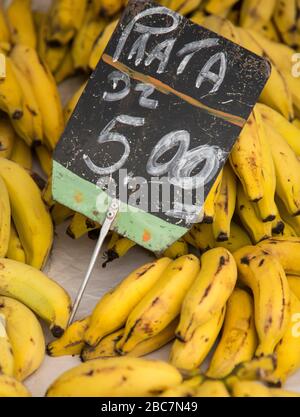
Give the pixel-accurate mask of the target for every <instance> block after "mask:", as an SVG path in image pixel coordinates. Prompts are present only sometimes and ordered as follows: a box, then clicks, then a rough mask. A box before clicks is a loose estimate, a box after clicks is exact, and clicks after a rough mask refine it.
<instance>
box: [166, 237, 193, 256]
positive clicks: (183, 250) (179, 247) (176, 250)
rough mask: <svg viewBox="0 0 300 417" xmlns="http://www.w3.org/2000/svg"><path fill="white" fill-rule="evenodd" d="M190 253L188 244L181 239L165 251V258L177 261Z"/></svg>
mask: <svg viewBox="0 0 300 417" xmlns="http://www.w3.org/2000/svg"><path fill="white" fill-rule="evenodd" d="M188 253H189V248H188V244H187V243H186V241H185V240H184V239H183V238H181V239H178V240H176V242H174V243H172V245H171V246H169V247H168V248H167V249H166V250H165V251H164V254H163V256H167V257H168V258H171V259H177V258H179V257H180V256H183V255H187V254H188Z"/></svg>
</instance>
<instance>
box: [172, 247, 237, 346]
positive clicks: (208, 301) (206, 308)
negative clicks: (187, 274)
mask: <svg viewBox="0 0 300 417" xmlns="http://www.w3.org/2000/svg"><path fill="white" fill-rule="evenodd" d="M236 279H237V268H236V264H235V261H234V258H233V256H232V255H231V253H230V252H229V251H228V250H227V249H224V248H215V249H211V250H210V251H208V252H206V253H204V254H203V255H202V257H201V270H200V273H199V274H198V275H197V277H196V279H195V281H194V282H193V284H192V285H191V287H190V289H189V290H188V292H187V294H186V295H185V297H184V300H183V304H182V309H181V315H180V322H179V326H178V328H177V330H176V337H177V338H178V339H179V340H181V341H182V342H187V341H189V340H190V339H191V337H192V336H193V333H194V331H195V330H196V329H197V327H199V326H201V325H203V324H205V323H206V322H208V321H209V320H210V319H211V318H212V317H213V315H214V314H215V313H216V312H217V311H219V310H221V308H222V307H223V306H224V305H225V304H226V302H227V300H228V298H229V296H230V294H231V293H232V291H233V289H234V286H235V283H236Z"/></svg>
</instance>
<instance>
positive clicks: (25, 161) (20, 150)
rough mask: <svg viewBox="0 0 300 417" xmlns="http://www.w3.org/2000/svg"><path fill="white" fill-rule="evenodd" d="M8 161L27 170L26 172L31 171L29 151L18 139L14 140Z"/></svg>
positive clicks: (30, 154)
mask: <svg viewBox="0 0 300 417" xmlns="http://www.w3.org/2000/svg"><path fill="white" fill-rule="evenodd" d="M10 159H11V161H13V162H15V163H16V164H19V165H21V166H22V167H23V168H25V169H27V170H28V171H29V170H31V168H32V153H31V149H30V148H29V146H28V145H26V143H25V142H24V141H23V140H22V139H20V138H18V137H17V138H16V140H15V143H14V147H13V150H12V153H11V156H10Z"/></svg>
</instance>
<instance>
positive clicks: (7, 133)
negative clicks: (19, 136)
mask: <svg viewBox="0 0 300 417" xmlns="http://www.w3.org/2000/svg"><path fill="white" fill-rule="evenodd" d="M15 140H16V133H15V131H14V129H13V127H12V125H11V123H10V121H9V119H7V118H5V117H3V118H1V120H0V158H10V156H11V153H12V150H13V147H14V143H15Z"/></svg>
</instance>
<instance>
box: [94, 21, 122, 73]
mask: <svg viewBox="0 0 300 417" xmlns="http://www.w3.org/2000/svg"><path fill="white" fill-rule="evenodd" d="M118 22H119V21H118V20H114V21H113V22H111V23H110V24H109V25H107V26H106V28H105V29H104V31H103V32H102V33H101V34H100V36H99V38H98V39H97V40H96V42H95V44H94V47H93V50H92V52H91V55H90V59H89V67H90V68H91V69H92V70H94V69H95V68H96V66H97V64H98V61H99V59H100V58H101V56H102V54H103V52H104V49H105V48H106V46H107V44H108V42H109V40H110V38H111V36H112V34H113V32H114V30H115V28H116V26H117V24H118Z"/></svg>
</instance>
